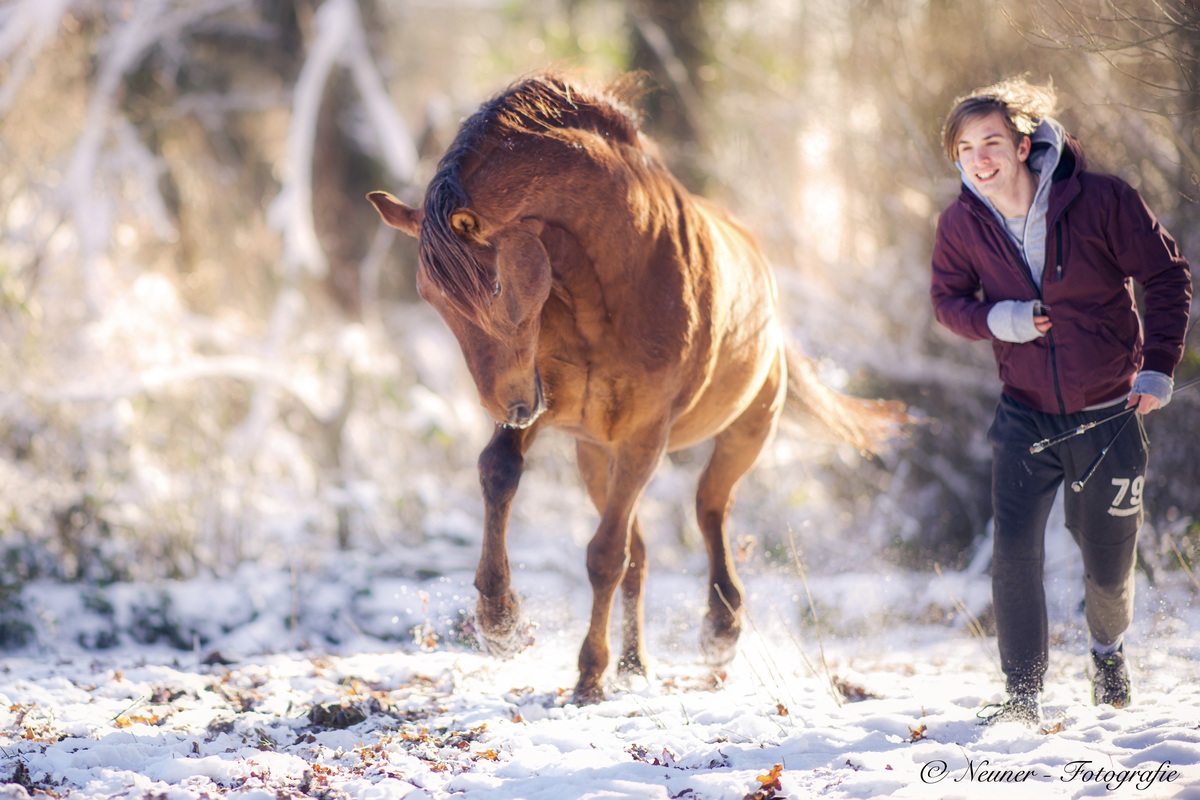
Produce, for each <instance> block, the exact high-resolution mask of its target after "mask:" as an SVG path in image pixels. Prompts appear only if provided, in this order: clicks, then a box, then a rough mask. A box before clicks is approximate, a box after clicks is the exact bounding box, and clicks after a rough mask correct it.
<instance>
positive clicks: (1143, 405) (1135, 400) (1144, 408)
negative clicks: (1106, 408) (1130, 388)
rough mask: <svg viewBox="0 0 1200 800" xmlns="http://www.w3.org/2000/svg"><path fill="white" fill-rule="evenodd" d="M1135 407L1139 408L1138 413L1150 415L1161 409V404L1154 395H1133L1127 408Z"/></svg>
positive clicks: (1126, 405) (1130, 396)
mask: <svg viewBox="0 0 1200 800" xmlns="http://www.w3.org/2000/svg"><path fill="white" fill-rule="evenodd" d="M1134 406H1137V413H1139V414H1149V413H1150V412H1151V411H1154V410H1155V409H1156V408H1158V407H1159V402H1158V398H1157V397H1155V396H1154V395H1152V394H1131V395H1129V402H1128V403H1126V404H1125V407H1126V408H1133V407H1134Z"/></svg>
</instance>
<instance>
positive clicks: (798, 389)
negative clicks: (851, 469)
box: [786, 344, 914, 453]
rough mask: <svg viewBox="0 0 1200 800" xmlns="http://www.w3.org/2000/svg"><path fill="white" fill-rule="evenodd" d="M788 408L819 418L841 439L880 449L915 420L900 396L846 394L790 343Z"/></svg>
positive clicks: (867, 449) (862, 447) (865, 448)
mask: <svg viewBox="0 0 1200 800" xmlns="http://www.w3.org/2000/svg"><path fill="white" fill-rule="evenodd" d="M786 353H787V375H788V385H787V408H788V409H789V410H791V411H794V412H797V413H798V415H799V416H801V417H806V418H811V419H815V420H816V421H817V422H819V423H820V424H821V426H822V427H823V428H824V429H825V430H826V431H827V432H828V433H829V434H830V435H831V436H832V437H833V439H834V440H835V441H837V442H840V443H845V444H851V445H854V446H855V447H856V448H858V450H859V451H860V452H863V453H878V452H880V451H881V449H885V446H886V445H887V444H888V443H889V442H890V441H894V440H896V439H897V438H899V437H901V436H903V435H904V433H905V429H906V428H907V427H908V426H909V425H910V424H911V423H913V422H914V420H913V418H912V417H911V416H909V414H908V411H907V410H906V409H905V407H904V404H903V403H901V402H899V401H898V400H866V399H863V398H859V397H851V396H850V395H846V394H842V393H841V392H839V391H837V390H836V389H833V388H830V387H829V386H827V385H826V384H825V383H824V382H823V381H822V380H821V379H820V377H818V376H817V369H816V365H815V364H814V362H813V360H812V359H811V358H809V357H807V356H806V355H804V354H803V353H801V352H800V351H799V350H798V349H797V348H796V347H794V346H792V345H791V344H789V345H788V346H787V348H786Z"/></svg>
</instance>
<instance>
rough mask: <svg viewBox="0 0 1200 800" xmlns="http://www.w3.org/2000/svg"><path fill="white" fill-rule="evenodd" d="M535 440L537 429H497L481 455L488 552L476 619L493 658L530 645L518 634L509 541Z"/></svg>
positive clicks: (478, 577)
mask: <svg viewBox="0 0 1200 800" xmlns="http://www.w3.org/2000/svg"><path fill="white" fill-rule="evenodd" d="M532 442H533V429H525V430H518V429H515V428H506V427H503V426H497V427H496V432H495V433H494V434H493V435H492V440H491V441H490V442H489V443H488V445H487V447H485V448H484V449H483V452H482V453H480V454H479V484H480V487H481V488H482V489H483V502H484V522H483V549H482V551H481V552H480V554H479V566H478V567H477V568H476V570H475V588H476V589H478V590H479V603H478V605H477V607H476V615H475V617H476V624H477V627H478V634H479V639H480V644H481V645H483V648H484V649H485V650H487V651H488V652H489V653H492V654H494V655H512V654H513V653H515V652H517V651H518V650H520V649H521V647H522V645H524V643H525V642H524V641H523V637H522V636H521V635H520V633H519V631H518V628H519V624H520V622H521V602H520V599H519V598H518V597H517V593H516V592H514V591H513V590H512V586H511V583H510V580H511V576H512V573H511V570H510V568H509V563H508V550H507V546H506V540H507V536H508V515H509V511H510V510H511V509H512V499H513V496H514V495H515V494H516V493H517V484H518V483H519V482H520V480H521V473H522V472H523V471H524V469H525V451H526V450H527V449H528V448H529V445H530V444H531V443H532Z"/></svg>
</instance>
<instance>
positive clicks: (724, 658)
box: [700, 615, 742, 667]
mask: <svg viewBox="0 0 1200 800" xmlns="http://www.w3.org/2000/svg"><path fill="white" fill-rule="evenodd" d="M741 633H742V623H741V621H740V620H739V619H738V618H736V617H734V618H733V620H732V621H731V622H730V623H729V624H725V625H718V624H717V623H715V622H713V619H712V616H711V615H710V616H705V618H704V624H703V625H702V626H701V629H700V653H701V654H702V655H703V656H704V663H706V664H708V665H709V666H710V667H723V666H725V665H726V664H728V663H729V662H730V661H733V657H734V656H735V655H737V642H738V637H739V636H740V635H741Z"/></svg>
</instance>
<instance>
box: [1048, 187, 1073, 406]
mask: <svg viewBox="0 0 1200 800" xmlns="http://www.w3.org/2000/svg"><path fill="white" fill-rule="evenodd" d="M1064 210H1065V209H1064ZM1054 256H1055V258H1054V265H1055V266H1054V274H1055V277H1056V279H1057V280H1058V281H1062V269H1063V263H1062V262H1063V258H1062V214H1061V213H1059V216H1058V219H1056V220H1054ZM1042 280H1043V281H1045V276H1044V275H1043V278H1042ZM1046 343H1047V344H1048V345H1049V346H1050V370H1051V373H1052V374H1053V376H1054V399H1056V400H1058V413H1060V414H1062V415H1063V416H1064V417H1065V416H1066V415H1067V404H1066V403H1064V402H1063V396H1062V387H1061V386H1059V383H1058V353H1057V351H1056V349H1055V347H1054V329H1053V328H1052V329H1050V330H1049V331H1047V332H1046Z"/></svg>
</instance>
